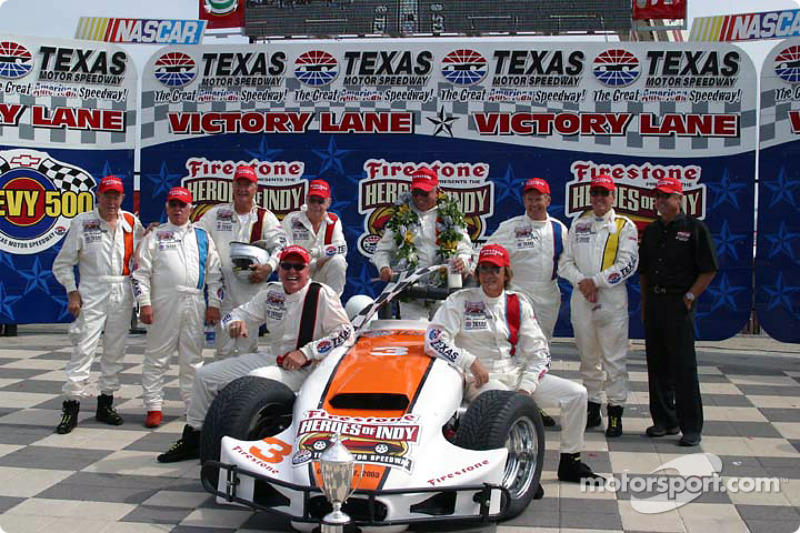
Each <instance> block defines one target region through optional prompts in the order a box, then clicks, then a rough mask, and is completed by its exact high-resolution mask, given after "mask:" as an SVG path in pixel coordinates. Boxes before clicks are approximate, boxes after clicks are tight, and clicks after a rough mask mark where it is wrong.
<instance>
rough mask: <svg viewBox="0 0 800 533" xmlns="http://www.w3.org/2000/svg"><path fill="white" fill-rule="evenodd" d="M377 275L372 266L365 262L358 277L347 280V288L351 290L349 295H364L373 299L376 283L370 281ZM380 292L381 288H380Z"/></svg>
mask: <svg viewBox="0 0 800 533" xmlns="http://www.w3.org/2000/svg"><path fill="white" fill-rule="evenodd" d="M376 275H377V272H376V271H375V269H374V267H373V266H372V264H370V263H368V262H365V263H363V264H362V265H361V271H360V272H359V273H358V276H356V277H351V278H350V279H348V280H347V286H348V288H350V289H351V290H352V293H351V294H366V295H367V296H370V297H373V298H374V297H375V294H376V293H377V292H379V291H378V285H379V284H378V283H376V282H374V281H371V280H372V278H373V277H374V276H376ZM380 289H381V290H382V289H383V287H382V286H381V287H380Z"/></svg>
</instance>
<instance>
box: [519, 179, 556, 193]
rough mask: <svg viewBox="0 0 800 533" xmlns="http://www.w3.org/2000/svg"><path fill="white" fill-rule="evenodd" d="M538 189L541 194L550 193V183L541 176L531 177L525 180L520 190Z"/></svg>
mask: <svg viewBox="0 0 800 533" xmlns="http://www.w3.org/2000/svg"><path fill="white" fill-rule="evenodd" d="M528 191H539V192H540V193H542V194H550V185H548V184H547V182H546V181H544V180H543V179H542V178H531V179H529V180H528V181H526V182H525V186H524V187H523V188H522V192H524V193H525V192H528Z"/></svg>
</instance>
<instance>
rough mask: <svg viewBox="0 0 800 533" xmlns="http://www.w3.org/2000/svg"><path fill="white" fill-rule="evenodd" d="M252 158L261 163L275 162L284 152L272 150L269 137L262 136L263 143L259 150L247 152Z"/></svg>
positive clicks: (260, 144)
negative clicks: (268, 141)
mask: <svg viewBox="0 0 800 533" xmlns="http://www.w3.org/2000/svg"><path fill="white" fill-rule="evenodd" d="M245 152H247V153H248V154H249V155H250V157H253V158H255V159H258V160H259V161H273V159H274V158H275V156H277V155H278V154H280V153H281V152H283V150H279V149H272V148H270V147H269V145H268V144H267V136H266V135H262V136H261V142H259V143H258V149H256V150H245Z"/></svg>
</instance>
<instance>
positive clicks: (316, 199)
mask: <svg viewBox="0 0 800 533" xmlns="http://www.w3.org/2000/svg"><path fill="white" fill-rule="evenodd" d="M306 202H308V203H309V204H324V203H325V198H322V197H321V196H309V197H308V199H307V200H306Z"/></svg>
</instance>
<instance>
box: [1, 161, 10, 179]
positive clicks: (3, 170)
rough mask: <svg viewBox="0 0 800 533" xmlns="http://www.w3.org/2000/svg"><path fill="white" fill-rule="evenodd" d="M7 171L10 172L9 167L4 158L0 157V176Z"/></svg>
mask: <svg viewBox="0 0 800 533" xmlns="http://www.w3.org/2000/svg"><path fill="white" fill-rule="evenodd" d="M9 170H11V165H10V164H9V163H8V161H6V159H5V158H4V157H0V175H2V174H5V173H6V172H8V171H9Z"/></svg>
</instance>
